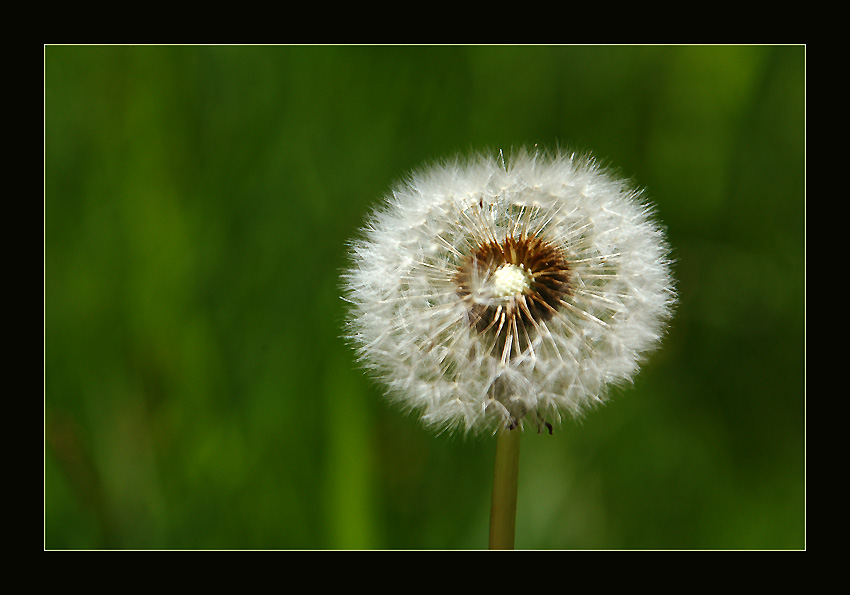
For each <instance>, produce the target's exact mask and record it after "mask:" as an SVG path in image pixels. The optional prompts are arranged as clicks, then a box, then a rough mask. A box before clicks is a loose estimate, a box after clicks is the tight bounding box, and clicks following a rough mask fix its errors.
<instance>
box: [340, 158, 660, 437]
mask: <svg viewBox="0 0 850 595" xmlns="http://www.w3.org/2000/svg"><path fill="white" fill-rule="evenodd" d="M350 247H351V264H350V265H349V267H348V268H347V270H346V271H345V272H344V274H343V285H344V293H345V299H346V300H347V301H348V302H350V304H351V308H350V313H349V318H348V320H347V326H346V336H347V338H348V339H349V341H350V342H351V343H352V344H353V346H354V347H355V349H356V351H357V354H358V358H359V359H360V361H361V362H362V363H363V365H364V366H365V367H367V368H368V369H369V370H370V371H371V372H373V373H374V375H375V376H376V377H377V378H378V379H379V380H380V381H381V382H382V383H383V384H384V385H385V387H386V392H387V394H388V396H389V398H390V399H391V400H392V401H394V402H396V403H398V404H399V405H400V406H401V407H402V408H404V409H405V410H409V411H413V412H417V413H418V414H419V415H420V416H421V420H422V422H423V423H424V424H425V425H426V426H429V427H433V428H434V429H436V430H438V431H447V430H448V431H451V430H461V431H464V432H472V433H481V432H496V431H497V430H498V429H499V428H500V427H508V428H511V429H513V428H516V427H524V426H525V425H526V424H528V425H530V426H531V427H533V428H534V429H536V430H537V431H542V430H543V429H544V428H548V430H549V431H550V432H551V430H552V427H553V425H558V424H559V423H561V422H562V420H563V418H564V417H565V416H575V417H578V416H580V415H582V413H583V412H584V411H586V410H587V409H588V408H590V407H593V406H595V405H597V404H599V403H602V402H604V401H605V399H606V398H607V395H608V394H609V390H610V387H612V386H616V385H620V384H624V383H626V382H629V381H630V380H631V379H632V378H633V377H634V375H635V374H636V373H637V371H638V369H639V365H640V363H641V362H642V360H643V358H644V356H645V355H646V354H647V353H648V352H649V351H651V350H652V349H653V348H655V347H656V346H657V345H658V343H659V341H660V339H661V337H662V335H663V333H664V329H665V326H666V322H667V320H668V319H669V317H670V315H671V311H672V307H673V304H674V302H675V291H674V288H673V283H672V277H671V274H670V260H669V257H668V251H669V249H668V246H667V243H666V241H665V238H664V234H663V231H662V229H661V228H660V227H659V226H658V225H657V224H656V223H655V222H654V221H653V211H652V209H651V207H650V206H649V205H648V204H647V203H646V202H645V201H644V200H642V198H641V192H640V191H639V190H637V189H635V188H633V187H632V186H631V185H630V184H628V183H627V182H625V181H623V180H619V179H617V178H615V177H614V176H612V175H611V174H610V173H609V172H608V171H607V170H606V169H604V168H603V167H601V166H600V165H599V164H598V163H597V162H596V161H595V160H594V159H592V158H590V157H585V156H579V155H576V154H565V153H554V154H547V153H544V152H541V151H537V150H525V149H522V150H519V151H517V152H516V153H515V154H514V155H512V156H511V157H510V158H509V159H507V160H506V159H505V158H504V157H503V156H501V152H500V154H499V155H490V156H488V155H476V156H473V157H470V158H467V159H463V158H460V157H458V158H455V159H454V160H451V161H448V162H444V163H441V164H437V165H434V166H431V167H426V168H424V169H422V170H420V171H418V172H415V173H414V174H412V175H411V176H409V177H408V178H407V179H406V180H405V181H403V182H402V183H400V184H399V185H397V186H396V187H395V188H394V189H393V191H392V193H391V195H390V196H388V197H387V199H386V201H385V203H384V204H382V205H380V206H378V207H377V208H376V209H375V210H374V211H373V212H372V213H371V215H370V216H369V218H368V221H367V224H366V225H365V227H364V228H363V229H362V230H361V234H360V236H359V237H358V238H357V239H355V240H353V241H352V242H351V245H350Z"/></svg>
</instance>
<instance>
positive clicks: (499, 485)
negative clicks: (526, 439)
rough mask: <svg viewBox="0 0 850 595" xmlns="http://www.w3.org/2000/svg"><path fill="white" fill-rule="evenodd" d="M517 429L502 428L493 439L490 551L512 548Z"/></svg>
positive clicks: (518, 436) (517, 446)
mask: <svg viewBox="0 0 850 595" xmlns="http://www.w3.org/2000/svg"><path fill="white" fill-rule="evenodd" d="M520 434H521V432H520V430H519V429H518V428H517V429H514V430H509V429H507V428H502V429H501V430H500V431H499V434H498V437H497V439H496V466H495V472H494V473H493V500H492V503H491V507H490V549H491V550H512V549H514V534H515V532H516V496H517V478H518V476H519V439H520Z"/></svg>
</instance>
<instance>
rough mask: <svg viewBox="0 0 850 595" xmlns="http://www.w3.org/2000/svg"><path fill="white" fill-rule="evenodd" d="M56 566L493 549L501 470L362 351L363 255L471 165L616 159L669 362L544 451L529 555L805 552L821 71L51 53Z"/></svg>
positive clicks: (386, 56)
mask: <svg viewBox="0 0 850 595" xmlns="http://www.w3.org/2000/svg"><path fill="white" fill-rule="evenodd" d="M44 60H45V217H44V230H45V263H44V264H45V356H44V357H45V380H44V401H45V402H44V414H45V415H44V421H45V426H44V427H45V456H44V467H45V469H44V473H45V475H44V505H45V508H44V511H45V519H44V526H45V538H44V539H45V547H46V548H49V549H60V548H133V549H159V548H168V549H201V548H203V549H237V548H238V549H241V548H250V549H267V548H275V549H278V548H280V549H372V548H377V549H420V548H436V549H459V548H486V546H487V523H488V515H489V499H490V482H491V477H492V466H493V454H494V451H495V443H494V440H491V439H472V438H464V437H458V436H439V437H435V436H433V435H431V434H430V433H428V432H426V431H425V430H423V429H422V428H421V427H420V425H419V424H418V422H417V421H416V420H415V419H412V418H410V417H406V416H404V415H403V414H401V413H399V412H398V411H396V410H395V409H393V408H392V407H390V406H388V405H387V404H386V403H385V402H384V401H383V399H382V397H381V393H380V389H379V388H378V387H376V386H374V384H373V383H371V382H370V381H369V380H368V379H367V378H366V377H365V376H364V374H363V373H362V372H361V371H360V370H359V369H358V368H357V366H356V365H355V363H354V358H353V356H352V353H351V351H350V350H349V349H348V347H347V346H346V345H345V344H344V343H343V342H342V341H341V340H340V338H339V335H340V323H341V320H342V318H343V316H344V304H343V302H342V300H341V299H340V297H339V272H340V270H341V268H342V267H344V266H345V262H346V254H345V242H346V240H347V239H348V238H349V237H351V236H352V235H354V234H355V233H356V230H357V228H358V227H359V226H360V225H361V224H362V222H363V218H364V215H365V214H366V212H367V209H368V208H369V207H370V206H371V205H373V204H374V203H375V202H376V201H377V200H379V199H380V197H381V196H382V195H383V194H384V193H386V192H387V190H388V189H389V187H390V186H391V185H392V183H393V182H394V181H395V180H396V179H398V178H399V177H401V176H403V175H404V174H406V173H407V172H408V171H409V170H411V169H412V168H416V167H418V166H420V165H421V164H422V163H424V162H427V161H431V160H434V159H438V158H441V157H445V156H449V155H451V154H453V153H456V152H467V151H469V150H470V149H481V148H485V149H492V150H498V148H500V147H501V148H505V149H509V148H510V147H512V146H518V145H533V144H535V143H538V144H540V145H542V146H546V147H553V146H556V145H557V144H561V145H566V146H569V147H571V148H577V149H582V150H590V151H592V152H593V153H594V154H596V155H597V156H598V157H600V158H601V159H603V160H605V161H607V162H609V163H611V164H613V165H614V166H616V167H617V169H618V171H619V172H620V173H621V174H622V175H624V176H627V177H630V178H632V179H633V180H634V181H635V182H636V183H637V184H639V185H641V186H645V187H647V188H648V196H649V197H650V198H651V199H652V200H653V201H654V202H655V204H656V206H657V210H658V214H659V216H660V218H661V219H662V221H663V222H664V224H665V225H666V226H667V228H668V234H669V239H670V242H671V244H672V246H673V248H674V257H675V258H676V260H677V263H676V266H675V275H676V277H677V279H678V283H677V284H678V289H679V292H680V305H679V307H678V311H677V314H676V317H675V318H674V320H673V324H672V326H671V329H670V332H669V335H668V337H667V338H666V340H665V343H664V345H663V348H662V349H661V350H660V351H658V352H656V353H655V354H654V355H653V357H652V358H651V359H650V361H649V362H648V364H647V365H646V366H645V367H644V369H643V371H642V373H641V374H640V376H638V378H637V380H636V382H635V386H634V387H633V388H631V389H629V390H623V391H618V392H617V393H615V395H614V398H613V400H612V401H611V402H610V403H609V404H608V405H607V406H606V407H604V408H602V409H599V410H597V411H594V412H591V413H590V414H589V415H588V416H587V417H586V418H585V419H584V420H582V421H581V422H569V423H567V424H565V425H564V427H563V428H562V430H561V431H560V432H556V434H555V435H554V436H548V435H536V434H531V433H526V434H525V437H524V439H523V446H522V459H521V467H520V486H519V509H518V515H517V516H518V518H517V524H518V526H517V540H516V543H517V547H518V548H523V549H549V548H556V549H598V548H605V549H607V548H615V549H621V548H623V549H633V548H653V549H656V548H660V549H678V548H724V549H726V548H734V549H738V548H741V549H747V548H758V549H773V548H783V549H784V548H803V547H805V376H804V374H805V344H804V340H805V306H804V297H805V255H804V253H805V201H804V192H805V178H804V165H805V162H804V160H805V150H804V139H805V101H804V100H805V87H804V75H805V71H804V69H805V48H804V47H800V46H796V47H794V46H790V47H789V46H786V47H760V46H746V47H729V46H724V47H701V46H700V47H675V46H661V47H655V46H640V47H621V46H618V47H465V46H464V47H346V46H342V47H232V46H221V47H186V46H183V47H132V46H125V47H61V46H49V47H46V48H45V53H44Z"/></svg>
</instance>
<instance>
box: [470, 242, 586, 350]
mask: <svg viewBox="0 0 850 595" xmlns="http://www.w3.org/2000/svg"><path fill="white" fill-rule="evenodd" d="M570 276H571V271H570V266H569V263H568V262H567V260H566V258H565V257H564V254H563V251H562V250H561V249H560V248H559V247H557V246H554V245H552V244H550V243H548V242H545V241H543V240H541V239H539V238H537V237H535V236H531V237H527V236H521V237H519V238H514V237H507V238H505V239H504V240H503V241H501V242H496V241H489V242H486V243H482V244H479V245H477V246H475V248H474V249H473V250H472V251H471V253H470V254H469V255H468V256H467V257H466V258H465V259H464V260H463V262H462V263H461V265H460V267H459V269H458V272H457V273H456V275H455V282H456V284H457V288H458V294H459V295H460V296H461V298H462V299H463V300H464V301H465V302H466V304H467V307H468V312H469V321H470V324H471V325H472V326H473V327H474V328H476V329H477V330H478V331H479V332H481V333H482V334H485V333H490V332H492V333H493V335H495V336H494V343H493V349H494V350H497V352H501V358H502V361H503V362H506V361H507V360H508V359H509V358H511V357H512V352H513V356H516V355H517V354H519V353H522V352H524V351H525V350H526V349H528V348H529V347H530V345H531V340H532V338H533V336H535V334H536V331H537V329H538V328H539V326H540V324H541V323H542V322H545V321H546V320H549V319H550V318H551V317H552V316H553V315H554V314H555V313H556V312H557V311H558V308H559V307H560V306H561V305H562V304H563V300H564V299H565V298H566V297H567V296H568V295H569V294H570V293H571V287H570Z"/></svg>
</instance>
